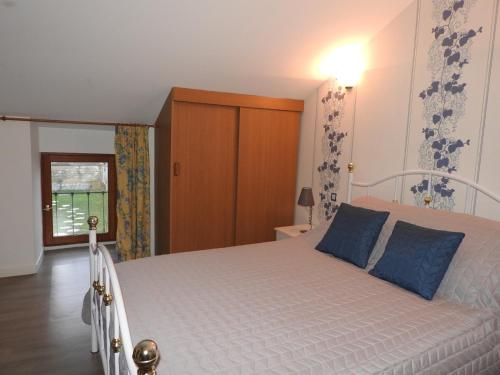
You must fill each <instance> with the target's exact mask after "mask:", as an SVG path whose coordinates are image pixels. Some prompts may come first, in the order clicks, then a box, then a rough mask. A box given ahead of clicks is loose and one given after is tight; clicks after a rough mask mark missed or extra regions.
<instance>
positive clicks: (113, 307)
mask: <svg viewBox="0 0 500 375" xmlns="http://www.w3.org/2000/svg"><path fill="white" fill-rule="evenodd" d="M97 223H98V218H97V217H96V216H91V217H89V219H88V224H89V253H90V286H91V288H90V291H91V293H90V312H91V327H90V329H91V352H92V353H99V355H100V357H101V361H102V365H103V368H104V374H105V375H110V374H123V373H129V374H130V375H132V374H134V373H135V372H137V374H138V375H155V374H156V365H157V363H158V361H159V359H160V352H159V350H158V346H157V344H156V343H155V342H154V341H153V340H149V339H147V340H142V341H141V342H139V343H138V344H137V345H136V346H135V347H132V339H131V337H130V330H129V327H128V321H127V313H126V311H125V305H124V303H123V297H122V292H121V289H120V283H119V282H118V277H117V275H116V270H115V266H114V263H113V259H112V258H111V255H110V253H109V251H108V249H107V248H106V246H104V245H102V244H98V243H97ZM111 328H112V329H113V337H111V336H110V329H111ZM122 352H123V354H124V359H125V363H122V361H120V353H122ZM124 366H126V369H124V368H123V367H124Z"/></svg>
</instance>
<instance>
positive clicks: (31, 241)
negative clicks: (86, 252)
mask: <svg viewBox="0 0 500 375" xmlns="http://www.w3.org/2000/svg"><path fill="white" fill-rule="evenodd" d="M37 149H38V144H37V129H36V127H31V125H30V124H29V123H21V122H5V123H2V124H0V150H2V155H3V158H2V159H3V162H2V163H1V164H0V175H1V176H2V182H1V183H0V196H1V197H2V198H1V200H0V239H1V242H0V260H1V261H0V277H5V276H15V275H22V274H31V273H35V272H37V270H38V267H39V266H40V264H41V261H42V257H43V253H42V246H41V243H42V237H41V225H40V223H41V205H40V199H41V198H40V190H39V189H35V187H39V186H40V181H39V180H35V179H37V178H38V176H39V173H40V166H39V163H38V160H37V158H38V156H37V154H38V153H37Z"/></svg>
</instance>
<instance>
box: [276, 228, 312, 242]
mask: <svg viewBox="0 0 500 375" xmlns="http://www.w3.org/2000/svg"><path fill="white" fill-rule="evenodd" d="M309 228H310V226H309V224H299V225H291V226H289V227H278V228H274V230H275V231H276V241H280V240H285V239H287V238H293V237H297V236H300V235H301V234H304V233H302V232H301V230H309Z"/></svg>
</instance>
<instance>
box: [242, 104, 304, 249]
mask: <svg viewBox="0 0 500 375" xmlns="http://www.w3.org/2000/svg"><path fill="white" fill-rule="evenodd" d="M239 118H240V121H239V154H238V183H237V190H238V193H237V207H236V244H237V245H242V244H248V243H256V242H264V241H272V240H274V238H275V233H274V228H275V227H279V226H286V225H292V224H293V219H294V206H295V204H294V203H295V184H296V173H297V146H298V137H299V126H300V113H299V112H291V111H279V110H268V109H254V108H241V109H240V117H239Z"/></svg>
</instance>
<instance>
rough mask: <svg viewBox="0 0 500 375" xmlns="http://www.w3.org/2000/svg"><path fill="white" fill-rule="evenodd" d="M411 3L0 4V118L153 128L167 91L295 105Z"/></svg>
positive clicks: (115, 0) (54, 0)
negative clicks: (350, 46) (334, 55)
mask: <svg viewBox="0 0 500 375" xmlns="http://www.w3.org/2000/svg"><path fill="white" fill-rule="evenodd" d="M411 1H412V0H377V1H374V0H311V1H307V0H175V1H174V0H0V114H9V115H32V116H51V117H58V118H70V119H71V118H75V119H81V118H83V119H88V120H90V119H98V120H109V121H121V122H149V123H151V122H153V121H154V120H155V119H156V116H157V114H158V112H159V110H160V108H161V106H162V104H163V102H164V100H165V98H166V96H167V94H168V92H169V90H170V88H171V87H172V86H183V87H193V88H202V89H210V90H220V91H230V92H241V93H250V94H257V95H268V96H277V97H289V98H298V99H304V98H305V97H306V96H307V95H309V94H310V93H311V92H312V91H313V90H314V89H315V88H316V87H317V86H318V85H319V83H320V81H321V80H323V79H325V77H321V76H318V73H317V72H316V71H315V64H316V63H317V61H318V58H319V57H320V56H321V55H322V54H324V53H325V51H326V50H328V49H329V48H331V47H332V46H334V45H338V44H343V43H346V42H350V41H361V42H363V41H367V40H368V39H369V38H370V37H371V36H373V35H374V33H376V32H377V31H378V30H380V29H381V28H382V27H383V26H384V25H386V24H387V23H388V22H389V21H390V20H391V19H392V18H394V17H395V16H396V15H397V14H398V13H399V12H401V11H402V10H403V9H404V8H405V7H406V6H407V5H408V4H409V3H411Z"/></svg>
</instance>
